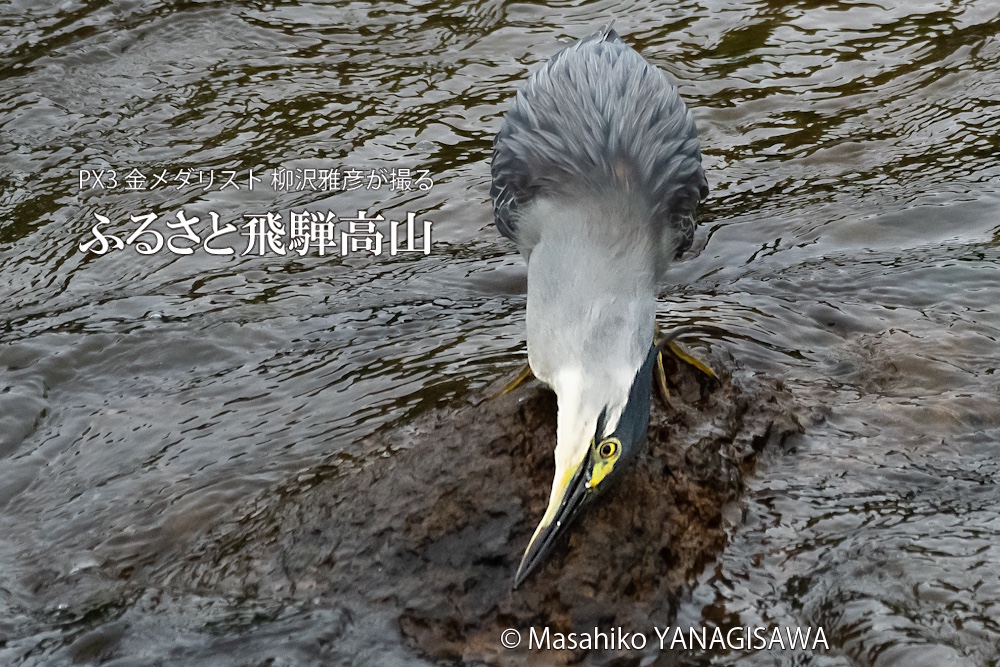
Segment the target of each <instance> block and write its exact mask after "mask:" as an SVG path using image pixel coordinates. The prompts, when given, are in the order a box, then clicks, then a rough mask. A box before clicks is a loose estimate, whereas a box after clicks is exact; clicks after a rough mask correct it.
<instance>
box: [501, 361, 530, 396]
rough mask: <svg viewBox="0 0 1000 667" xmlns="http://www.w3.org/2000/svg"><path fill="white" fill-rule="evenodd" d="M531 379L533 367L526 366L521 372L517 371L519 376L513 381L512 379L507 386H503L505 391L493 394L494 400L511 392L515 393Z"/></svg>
mask: <svg viewBox="0 0 1000 667" xmlns="http://www.w3.org/2000/svg"><path fill="white" fill-rule="evenodd" d="M531 377H532V373H531V366H529V365H528V364H525V365H524V366H522V367H521V369H520V370H518V371H517V375H515V376H514V377H513V379H511V380H510V381H509V382H508V383H507V384H505V385H504V386H503V389H501V390H500V391H498V392H497V393H495V394H493V396H492V398H498V397H500V396H503V395H505V394H509V393H510V392H512V391H514V390H515V389H517V388H518V387H520V386H521V385H522V384H524V383H525V381H527V380H528V379H529V378H531Z"/></svg>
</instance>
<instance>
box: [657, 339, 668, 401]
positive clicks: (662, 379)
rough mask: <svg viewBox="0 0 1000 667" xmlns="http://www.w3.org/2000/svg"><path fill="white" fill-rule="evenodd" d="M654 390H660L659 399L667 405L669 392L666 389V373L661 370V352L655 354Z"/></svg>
mask: <svg viewBox="0 0 1000 667" xmlns="http://www.w3.org/2000/svg"><path fill="white" fill-rule="evenodd" d="M656 388H657V389H659V390H660V398H661V399H662V400H663V402H664V403H667V402H668V401H669V400H670V390H669V389H667V372H666V371H665V370H663V350H660V351H659V352H657V353H656Z"/></svg>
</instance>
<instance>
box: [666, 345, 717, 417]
mask: <svg viewBox="0 0 1000 667" xmlns="http://www.w3.org/2000/svg"><path fill="white" fill-rule="evenodd" d="M683 333H686V332H685V331H683V329H678V330H675V331H672V332H671V333H670V334H668V335H663V334H661V333H660V331H659V329H657V331H656V336H655V337H654V339H653V343H654V344H655V345H656V346H657V347H659V348H660V349H659V351H658V352H657V354H656V388H657V389H658V390H659V392H660V398H661V399H662V400H663V402H664V403H667V402H668V401H669V399H670V389H669V388H668V387H667V373H666V371H665V370H664V369H663V353H664V351H665V350H669V351H670V353H671V354H672V355H673V356H674V357H675V358H676V359H677V360H678V361H683V362H684V363H685V364H687V365H688V366H692V367H693V368H696V369H698V370H699V371H701V373H703V374H704V375H707V376H708V377H710V378H712V379H713V380H716V381H717V380H718V379H719V376H718V375H717V374H716V373H715V371H714V370H712V367H711V366H709V365H708V364H706V363H705V362H704V361H702V360H700V359H698V358H697V357H696V356H694V355H693V354H691V353H690V352H688V351H687V350H686V349H684V346H682V345H681V344H680V343H678V342H677V341H676V340H675V339H676V338H677V336H679V335H682V334H683Z"/></svg>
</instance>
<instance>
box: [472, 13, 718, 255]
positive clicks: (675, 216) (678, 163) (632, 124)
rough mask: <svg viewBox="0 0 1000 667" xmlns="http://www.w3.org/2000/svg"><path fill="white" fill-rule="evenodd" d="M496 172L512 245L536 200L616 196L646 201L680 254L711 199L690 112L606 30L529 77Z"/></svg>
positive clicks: (496, 191)
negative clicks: (522, 213)
mask: <svg viewBox="0 0 1000 667" xmlns="http://www.w3.org/2000/svg"><path fill="white" fill-rule="evenodd" d="M492 172H493V186H492V188H491V190H490V194H491V195H492V196H493V212H494V216H495V218H496V225H497V228H498V229H499V230H500V232H501V233H502V234H503V235H504V236H506V237H508V238H510V239H512V240H514V241H515V242H516V241H517V240H518V238H517V235H518V212H519V210H520V209H522V208H523V207H524V206H525V205H526V204H528V203H529V202H530V201H531V200H532V199H533V198H534V197H535V196H537V195H539V194H543V195H546V196H563V197H569V198H573V197H575V196H577V195H580V194H588V193H594V192H601V191H608V190H613V191H616V192H624V193H628V194H631V195H634V196H638V197H641V198H644V199H645V200H646V202H647V204H648V207H649V210H650V220H651V221H652V222H653V223H654V224H656V225H663V226H667V225H669V226H670V227H672V228H673V230H674V233H675V235H676V242H677V249H676V250H677V254H680V253H682V252H684V251H685V250H686V249H687V248H689V247H690V245H691V237H692V235H693V233H694V224H695V212H696V209H697V205H698V202H700V201H701V200H702V199H704V197H705V196H706V195H707V194H708V182H707V181H706V179H705V173H704V171H703V170H702V167H701V152H700V150H699V144H698V134H697V131H696V129H695V125H694V120H693V119H692V118H691V114H690V112H689V111H688V110H687V108H686V107H685V106H684V103H683V102H682V101H681V99H680V96H679V95H678V94H677V91H676V89H675V88H674V87H673V86H672V85H671V84H670V83H669V81H667V78H666V76H665V75H664V74H663V72H661V71H660V70H659V69H657V68H656V67H654V66H652V65H650V64H649V63H648V62H646V61H645V60H644V59H643V57H642V56H640V55H639V54H638V53H636V52H635V51H634V50H633V49H632V48H631V47H629V46H628V45H627V44H625V42H623V41H622V39H621V38H620V37H619V36H618V35H617V34H616V33H615V31H614V30H612V29H611V28H610V26H609V27H605V28H604V29H602V30H601V31H599V32H598V33H596V34H594V35H590V36H588V37H584V38H583V39H581V40H579V41H578V42H576V43H575V44H573V45H571V46H569V47H568V48H566V49H564V50H563V51H561V52H559V53H557V54H556V55H555V56H553V57H552V59H551V60H550V61H549V62H548V63H547V64H545V65H544V66H543V67H541V68H540V69H539V70H537V71H536V72H535V73H534V74H532V75H531V77H530V78H529V79H528V82H527V83H526V84H525V86H524V87H523V88H522V89H521V90H520V91H519V92H518V94H517V97H516V98H515V100H514V103H513V105H512V106H511V109H510V110H509V111H508V112H507V115H506V118H505V122H504V125H503V127H502V128H501V129H500V131H499V132H498V133H497V135H496V138H495V139H494V142H493V162H492Z"/></svg>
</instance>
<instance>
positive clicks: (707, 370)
mask: <svg viewBox="0 0 1000 667" xmlns="http://www.w3.org/2000/svg"><path fill="white" fill-rule="evenodd" d="M667 347H669V348H670V351H671V352H673V354H674V356H675V357H677V358H678V359H680V360H681V361H683V362H684V363H685V364H687V365H688V366H694V367H695V368H697V369H698V370H699V371H701V372H702V373H704V374H705V375H707V376H708V377H710V378H712V379H713V380H718V379H719V376H718V375H716V374H715V371H713V370H712V367H711V366H709V365H708V364H706V363H705V362H704V361H701V360H700V359H698V358H697V357H695V356H693V355H692V354H691V353H690V352H688V351H687V350H685V349H684V348H683V347H681V344H680V343H678V342H677V341H675V340H672V341H670V342H669V343H667ZM661 354H662V353H661ZM661 368H662V367H661Z"/></svg>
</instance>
